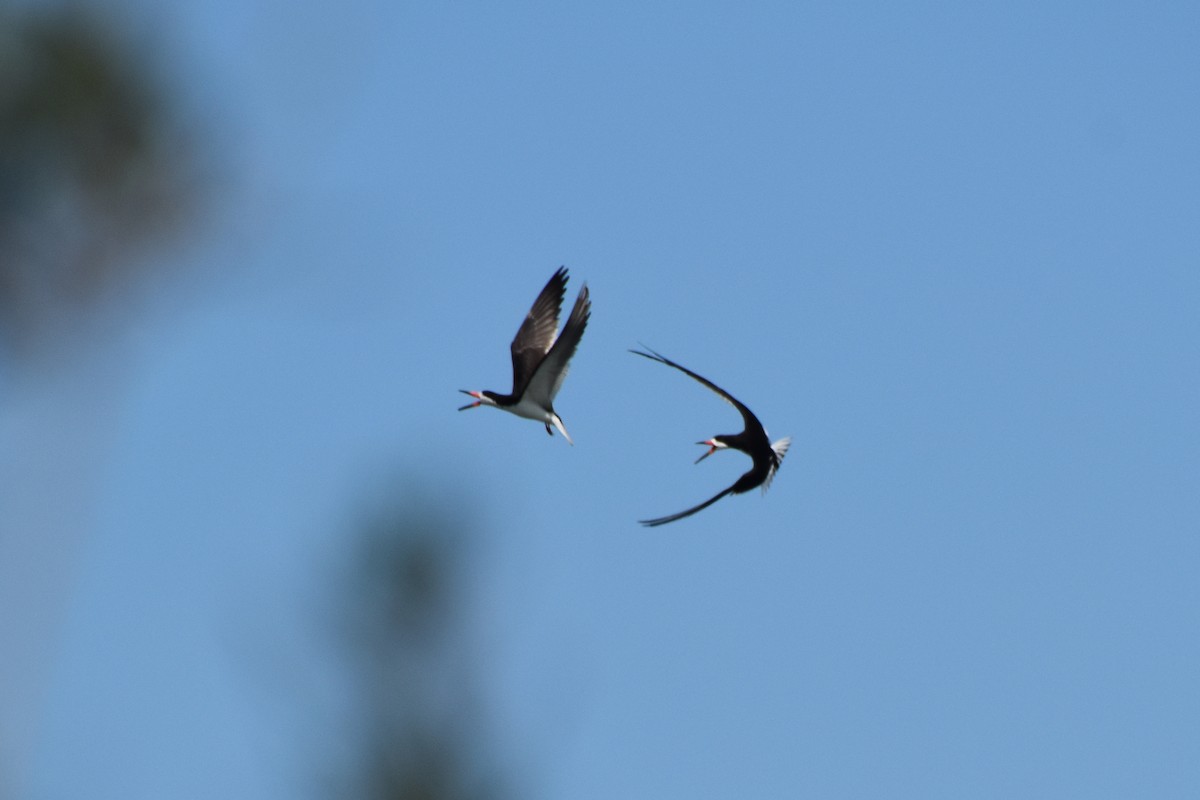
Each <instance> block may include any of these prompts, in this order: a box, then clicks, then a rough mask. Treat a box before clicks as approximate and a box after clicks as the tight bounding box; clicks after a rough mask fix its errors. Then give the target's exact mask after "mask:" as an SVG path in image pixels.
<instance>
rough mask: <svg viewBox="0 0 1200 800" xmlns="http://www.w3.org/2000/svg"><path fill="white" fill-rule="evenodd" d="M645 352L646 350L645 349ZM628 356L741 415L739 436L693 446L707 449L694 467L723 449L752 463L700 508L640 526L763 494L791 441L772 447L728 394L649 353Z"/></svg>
mask: <svg viewBox="0 0 1200 800" xmlns="http://www.w3.org/2000/svg"><path fill="white" fill-rule="evenodd" d="M646 349H647V350H649V348H646ZM629 352H631V353H635V354H636V355H639V356H642V357H644V358H648V359H650V360H651V361H657V362H659V363H660V364H666V365H667V366H668V367H674V368H675V369H677V370H679V371H680V372H682V373H684V374H685V375H688V376H689V377H691V378H693V379H695V380H697V381H699V382H700V383H702V384H704V385H705V386H707V387H708V388H709V389H711V390H712V391H714V392H716V393H717V394H718V395H720V396H721V397H722V398H723V399H724V400H725V401H726V402H727V403H729V404H730V405H732V406H733V407H734V408H736V409H737V410H738V412H739V413H741V415H742V420H743V422H744V423H745V427H744V428H743V430H742V432H741V433H733V434H721V435H720V436H714V437H713V438H711V439H706V440H705V441H703V442H697V444H703V445H707V446H708V447H709V448H710V449H709V450H708V451H707V452H706V453H705V454H704V455H702V456H700V458H698V459H696V463H697V464H699V463H700V462H701V461H703V460H704V459H705V458H707V457H708V456H710V455H712V454H713V453H715V452H716V451H717V450H722V449H725V448H730V449H733V450H740V451H742V452H743V453H745V454H746V455H748V456H750V458H751V460H752V461H753V462H754V463H753V464H752V465H751V466H750V469H749V470H747V471H746V472H745V473H743V474H742V476H741V477H740V478H738V479H737V481H735V482H734V484H733V485H732V486H730V487H729V488H728V489H725V490H724V491H722V492H719V493H718V494H716V495H715V496H713V497H710V498H709V499H708V500H705V501H704V502H703V503H701V504H700V505H697V506H693V507H692V508H689V509H687V510H686V511H680V512H679V513H678V514H671V515H669V516H665V517H658V518H656V519H645V520H641V523H642V524H643V525H646V526H648V527H653V526H655V525H664V524H666V523H668V522H674V521H675V520H677V519H683V518H684V517H690V516H691V515H692V514H695V513H696V512H697V511H702V510H704V509H706V508H708V507H709V506H711V505H712V504H713V503H715V502H717V501H718V500H720V499H721V498H722V497H725V496H726V495H730V494H742V493H743V492H748V491H750V490H751V489H754V488H757V487H759V486H761V487H762V489H763V491H764V492H765V491H766V490H767V487H768V486H770V485H771V481H772V479H774V477H775V473H776V471H777V470H778V469H779V465H780V464H782V463H783V457H784V455H786V454H787V450H788V446H789V445H790V444H791V439H790V438H786V437H785V438H783V439H780V440H779V441H777V442H774V443H772V442H771V440H770V438H769V437H768V436H767V432H766V430H765V429H764V428H763V426H762V423H761V422H759V421H758V417H756V416H754V412H752V411H751V410H750V409H748V408H746V406H745V405H743V404H742V403H741V402H740V401H738V399H737V398H735V397H734V396H733V395H731V394H729V392H727V391H725V390H724V389H722V388H721V387H719V386H717V385H716V384H715V383H713V382H712V381H710V380H708V379H707V378H704V377H702V376H700V375H697V374H696V373H694V372H692V371H691V370H690V369H688V368H687V367H684V366H681V365H679V364H676V363H675V362H674V361H672V360H670V359H669V358H666V357H665V356H662V355H659V354H658V353H655V352H654V351H653V350H650V352H649V353H643V352H642V351H640V350H630V351H629Z"/></svg>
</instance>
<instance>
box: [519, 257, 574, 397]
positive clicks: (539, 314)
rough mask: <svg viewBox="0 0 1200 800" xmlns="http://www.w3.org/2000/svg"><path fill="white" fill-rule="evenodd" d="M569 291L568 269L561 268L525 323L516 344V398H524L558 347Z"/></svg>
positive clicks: (536, 301) (542, 293)
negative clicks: (560, 316) (556, 334)
mask: <svg viewBox="0 0 1200 800" xmlns="http://www.w3.org/2000/svg"><path fill="white" fill-rule="evenodd" d="M566 291H567V268H566V267H559V268H558V271H557V272H555V273H554V274H553V275H552V276H551V277H550V280H549V281H547V282H546V285H545V287H543V289H542V292H541V294H539V295H538V297H537V300H534V301H533V307H532V308H530V309H529V313H528V314H527V315H526V316H525V321H524V322H522V323H521V327H520V328H519V329H518V330H517V335H516V336H515V337H513V340H512V362H513V395H514V396H518V397H519V396H520V395H521V394H522V393H523V392H524V390H525V385H526V384H527V383H529V379H530V378H531V377H533V372H534V370H536V369H537V365H538V364H540V363H541V362H542V358H543V357H545V355H546V352H547V351H548V350H549V349H550V345H552V344H553V343H554V332H555V331H556V330H558V312H559V310H560V309H561V308H562V301H563V295H564V294H566Z"/></svg>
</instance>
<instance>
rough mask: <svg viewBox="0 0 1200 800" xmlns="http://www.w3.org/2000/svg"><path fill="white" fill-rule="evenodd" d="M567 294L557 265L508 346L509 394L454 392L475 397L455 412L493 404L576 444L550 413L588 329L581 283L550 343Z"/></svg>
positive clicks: (589, 309)
mask: <svg viewBox="0 0 1200 800" xmlns="http://www.w3.org/2000/svg"><path fill="white" fill-rule="evenodd" d="M566 291H567V269H566V267H559V268H558V271H557V272H555V273H554V275H553V276H551V278H550V280H549V281H547V283H546V286H545V288H543V289H542V293H541V294H539V295H538V297H537V300H534V301H533V308H531V309H529V314H528V315H527V316H526V317H525V321H524V322H522V323H521V327H520V328H519V329H518V330H517V335H516V338H514V339H513V341H512V348H511V349H512V363H513V388H512V394H500V393H498V392H492V391H488V390H486V389H485V390H483V391H481V392H469V391H467V390H466V389H459V391H460V392H462V393H463V394H469V395H470V396H471V397H474V398H475V402H474V403H468V404H467V405H465V406H463V407H462V408H460V409H458V410H459V411H465V410H467V409H468V408H477V407H479V406H495V407H496V408H499V409H503V410H504V411H508V412H511V413H513V414H516V415H517V416H518V417H525V418H526V419H535V420H537V421H538V422H541V423H543V424H544V425H545V426H546V433H548V434H550V435H551V436H553V435H554V431H553V429H552V428H551V427H550V426H551V425H553V426H554V427H555V428H558V430H559V433H561V434H562V435H563V436H564V437H566V440H567V442H568V443H570V444H575V443H574V442H572V441H571V437H570V436H569V435H568V434H567V429H566V428H565V427H563V421H562V418H561V417H559V416H558V414H557V413H555V411H554V397H555V395H557V394H558V390H559V389H560V388H561V387H562V383H563V379H564V378H566V377H567V368H568V366H569V364H570V361H571V356H573V355H575V348H577V347H578V346H579V340H580V339H582V338H583V329H584V328H586V327H587V323H588V318H589V317H590V316H591V313H592V303H591V301H590V300H589V299H588V288H587V284H586V283H585V284H584V285H583V288H582V289H580V290H579V296H578V297H576V298H575V307H574V308H573V309H571V316H569V317H568V318H567V324H566V325H564V326H563V329H562V333H561V334H559V336H558V338H557V339H555V338H554V334H555V331H557V330H558V314H559V310H560V309H561V308H562V301H563V294H565V293H566Z"/></svg>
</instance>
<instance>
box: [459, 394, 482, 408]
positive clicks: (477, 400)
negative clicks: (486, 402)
mask: <svg viewBox="0 0 1200 800" xmlns="http://www.w3.org/2000/svg"><path fill="white" fill-rule="evenodd" d="M459 391H460V392H462V393H463V394H469V395H470V396H471V397H474V398H475V402H474V403H467V404H466V405H465V406H462V407H461V408H459V409H458V410H459V411H466V410H467V409H468V408H475V407H476V406H481V405H483V401H482V400H480V399H479V392H468V391H467V390H466V389H459Z"/></svg>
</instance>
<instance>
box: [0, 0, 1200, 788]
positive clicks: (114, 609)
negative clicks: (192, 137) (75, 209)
mask: <svg viewBox="0 0 1200 800" xmlns="http://www.w3.org/2000/svg"><path fill="white" fill-rule="evenodd" d="M112 10H114V11H117V12H118V13H119V14H121V15H122V18H123V19H125V20H126V22H127V23H128V24H131V25H132V26H133V29H134V30H135V32H136V33H137V35H138V36H139V37H140V38H141V40H142V41H143V42H145V43H146V44H147V46H148V48H149V49H150V50H151V51H152V52H153V53H155V54H156V57H157V58H158V59H159V63H162V64H165V65H166V67H167V70H168V74H169V76H170V81H172V85H173V86H175V87H176V91H177V92H178V93H179V96H180V98H181V99H182V100H183V101H184V102H186V104H187V108H188V110H189V113H190V114H191V115H192V117H193V119H194V124H195V134H196V136H197V138H198V141H200V142H202V143H203V144H204V146H205V147H206V148H208V152H209V153H210V157H211V158H212V159H213V161H214V169H215V171H216V172H217V173H219V174H220V176H221V178H220V180H219V182H218V183H219V185H218V187H217V189H216V192H215V202H214V203H213V205H212V207H211V210H210V213H209V214H208V216H207V217H206V218H205V220H204V221H203V223H202V224H201V225H200V226H199V227H198V228H197V229H196V231H194V235H193V236H191V238H189V239H188V240H187V241H186V242H185V243H184V244H183V245H181V246H180V247H178V248H176V249H174V250H172V251H170V252H169V253H167V254H166V256H163V255H162V254H159V255H157V256H155V257H158V258H164V257H165V258H169V259H171V260H172V261H173V262H178V266H179V267H180V271H181V272H182V273H183V274H185V275H186V276H188V277H186V278H185V279H183V280H178V281H162V282H159V283H155V284H152V285H150V286H149V287H148V288H146V289H145V290H144V297H142V298H141V301H140V303H139V304H138V306H137V307H136V310H131V311H129V312H127V313H124V314H122V315H121V317H120V318H119V319H111V318H109V319H105V320H104V321H102V322H96V323H95V325H96V327H97V329H98V330H99V331H101V332H102V334H103V335H97V336H95V337H94V344H92V345H91V346H90V347H89V348H87V349H86V350H85V351H84V352H82V353H77V354H75V355H73V356H72V357H71V358H69V359H65V360H64V361H63V362H62V363H59V364H57V365H56V366H55V367H54V368H52V369H46V370H41V371H39V372H37V373H36V374H34V375H32V376H29V375H25V376H24V377H22V378H21V379H20V380H17V379H15V378H12V377H11V376H10V379H9V380H7V381H5V384H6V389H5V396H4V397H3V399H2V401H0V469H2V472H0V478H2V480H3V483H2V484H0V490H2V491H3V492H4V498H3V500H2V502H3V505H4V511H3V517H4V518H5V523H4V524H5V527H6V528H7V529H8V535H7V536H6V537H4V544H3V548H4V552H3V554H2V555H3V559H2V561H0V585H3V587H4V588H3V589H0V599H4V602H5V603H6V605H7V608H6V609H5V612H4V613H5V615H6V616H8V621H7V622H6V623H5V626H4V628H3V633H4V639H5V640H4V641H0V649H2V650H4V651H7V652H8V653H9V655H8V657H7V658H6V659H5V661H6V663H7V665H8V666H7V667H6V668H5V672H6V673H7V674H6V675H5V676H2V677H3V682H4V684H5V686H7V687H8V689H7V691H6V692H5V694H4V695H3V697H2V698H0V699H2V700H3V701H4V702H3V709H4V715H5V718H6V719H5V720H4V722H5V725H4V727H3V734H4V736H5V741H4V745H5V751H4V752H5V756H4V757H5V759H6V760H7V764H0V767H2V768H3V769H4V771H5V772H7V773H8V775H9V776H10V777H9V778H8V779H7V781H6V783H7V784H8V789H9V790H10V791H11V792H13V794H14V796H15V797H20V798H25V797H28V798H39V800H40V799H41V798H75V797H95V798H163V797H171V798H211V797H245V798H252V797H253V798H276V797H281V798H282V797H288V798H294V797H301V796H308V795H309V794H310V793H311V792H312V786H311V778H312V765H311V760H312V755H313V754H322V756H325V755H329V756H331V757H332V756H336V755H337V753H338V752H339V751H340V749H342V748H344V747H345V746H346V745H345V740H344V736H343V734H344V732H343V731H340V730H339V728H338V725H337V724H334V723H330V722H329V721H328V719H329V718H336V717H337V714H336V713H333V712H331V711H329V709H336V708H338V707H339V703H340V699H339V689H338V688H337V687H338V686H339V682H338V677H337V675H336V664H335V662H333V661H332V660H331V659H330V658H329V657H328V655H327V654H324V653H322V652H321V650H320V647H319V646H318V644H317V642H318V641H319V637H314V636H313V635H312V632H311V630H310V628H311V618H312V617H313V615H314V608H315V607H317V606H319V603H320V600H319V598H321V597H323V596H324V595H323V594H322V593H323V592H326V591H328V590H329V584H330V582H331V580H332V579H331V578H329V577H328V576H329V575H330V574H332V573H334V572H336V570H335V569H333V568H332V567H331V565H336V564H338V563H340V560H341V559H342V558H343V557H344V556H343V550H344V548H345V546H346V541H345V539H344V533H345V530H346V527H347V525H348V524H350V523H352V522H353V520H354V509H355V508H356V504H358V503H359V502H360V501H361V500H362V498H363V496H364V494H368V495H369V494H370V490H364V489H363V485H364V483H365V484H368V485H370V484H371V483H372V481H375V482H378V480H379V479H378V476H379V475H380V474H383V473H396V472H398V473H402V474H406V475H414V476H415V475H421V477H420V478H419V479H417V478H414V480H413V482H414V486H415V487H416V488H414V491H415V492H423V493H427V494H432V495H434V496H445V497H451V498H455V500H456V502H462V503H464V504H465V505H467V506H468V507H469V508H471V509H472V511H471V513H472V514H473V515H474V519H476V520H477V521H478V523H479V524H478V535H477V537H476V539H477V540H478V545H479V548H478V549H477V551H476V552H475V553H474V555H473V557H472V560H471V566H470V570H471V580H470V586H471V595H472V596H471V598H470V605H469V609H470V626H471V629H472V631H473V632H474V636H475V640H476V642H477V647H478V664H479V669H480V674H481V676H482V678H483V687H482V688H483V695H484V702H485V705H486V706H487V709H488V718H489V719H490V721H491V722H490V724H491V725H492V726H493V728H494V734H495V736H494V739H495V746H496V748H497V754H496V755H497V759H498V760H499V761H500V762H501V763H502V764H503V766H504V772H505V773H506V775H507V776H508V777H509V778H511V779H512V780H513V782H514V783H515V784H516V785H517V786H518V787H519V792H518V796H523V797H531V798H547V799H549V798H556V799H557V798H601V797H603V798H635V797H655V798H727V797H764V798H765V797H772V798H774V797H778V798H791V797H823V798H861V797H920V798H934V797H945V798H962V797H972V798H984V797H991V798H1014V797H1056V798H1062V797H1087V798H1102V797H1112V798H1128V797H1155V798H1171V797H1178V798H1185V797H1196V796H1200V625H1198V621H1200V588H1198V580H1197V579H1198V578H1200V499H1198V498H1200V491H1198V490H1200V412H1198V409H1200V313H1198V312H1200V224H1198V223H1200V213H1198V212H1200V144H1198V143H1200V47H1197V41H1198V35H1200V7H1197V6H1195V5H1194V4H1192V3H1182V2H1178V3H1173V2H1162V3H1155V2H1151V3H1132V2H1128V3H1120V2H1107V3H1106V2H1099V3H1063V2H1059V3H1045V2H1036V3H1035V2H1016V3H1014V2H1003V3H1000V2H995V3H992V2H988V3H978V4H954V3H933V2H929V3H912V4H884V3H856V2H837V3H826V2H821V3H751V4H742V3H710V2H702V3H693V4H675V3H650V4H647V3H606V4H586V5H585V4H559V3H504V4H489V3H468V4H453V5H452V6H449V5H447V4H399V5H398V4H394V3H390V2H345V3H329V4H323V5H315V4H307V5H304V4H301V5H294V4H288V3H272V2H265V1H259V2H231V1H226V0H220V1H219V2H179V3H172V4H158V3H148V2H147V3H137V2H130V3H122V4H120V5H119V6H113V7H112ZM560 264H565V265H566V266H568V267H569V268H570V270H571V284H570V286H569V287H568V299H567V303H568V304H569V303H570V302H571V301H573V299H574V295H575V292H576V290H577V289H578V287H579V286H580V285H581V283H582V282H583V281H585V280H586V281H587V283H588V285H589V286H590V287H591V289H592V297H593V302H594V310H593V318H592V322H591V325H590V327H589V329H588V331H587V335H586V336H585V338H584V340H583V343H582V346H581V347H580V350H579V353H578V356H577V358H576V360H575V363H574V367H573V370H572V372H571V375H570V378H569V379H568V380H567V382H566V384H565V386H564V389H563V391H562V393H561V394H560V395H559V399H558V401H557V404H556V405H557V407H558V410H559V411H560V412H561V414H562V416H563V418H564V419H565V421H566V424H567V427H568V430H569V431H570V432H571V435H572V436H573V438H574V439H575V442H576V446H575V447H569V446H568V445H567V444H566V443H565V442H564V441H563V440H562V439H561V437H558V436H555V437H554V438H553V439H550V438H548V437H547V436H546V435H545V433H544V432H543V431H542V429H541V426H540V425H537V424H535V423H531V422H528V421H525V420H519V419H516V418H513V417H511V416H508V415H502V414H499V413H496V412H495V411H492V410H477V411H472V412H470V413H463V414H458V413H456V412H455V408H456V407H457V406H458V405H459V404H460V402H461V401H462V396H461V395H458V394H457V393H456V390H458V389H460V388H461V389H480V388H491V389H498V390H501V391H507V389H508V383H507V382H508V380H509V365H508V349H507V348H508V343H509V341H510V339H511V337H512V335H513V333H514V332H515V331H516V328H517V326H518V324H519V323H520V321H521V318H522V316H523V315H524V314H525V312H526V310H527V309H528V307H529V305H530V303H531V302H532V300H533V298H534V296H535V295H536V293H537V291H538V290H539V289H540V288H541V286H542V285H543V284H544V283H545V281H546V279H547V278H548V277H549V276H550V274H551V273H552V272H553V270H554V269H555V268H556V267H558V266H559V265H560ZM639 341H641V342H645V343H647V344H648V345H650V346H652V347H654V348H656V349H658V350H660V351H662V352H663V353H664V354H666V355H668V356H669V357H671V358H674V359H676V360H678V361H680V362H681V363H683V364H685V365H687V366H689V367H691V368H692V369H694V370H696V371H698V372H700V373H701V374H704V375H706V376H707V377H709V378H711V379H712V380H714V381H715V382H717V383H718V384H720V385H722V386H724V387H726V388H727V389H729V390H730V391H732V392H733V393H734V394H735V395H737V396H738V397H739V398H740V399H742V400H743V401H744V402H746V403H747V404H748V405H749V406H750V407H751V408H752V409H754V411H755V412H756V413H757V414H758V416H759V417H760V418H761V419H762V420H763V422H764V424H765V425H766V426H767V428H768V430H769V432H770V433H771V434H772V435H773V437H780V436H784V435H790V436H791V437H792V440H793V444H792V449H791V451H790V452H789V454H788V456H787V459H786V461H785V462H784V465H783V468H782V470H781V472H780V474H779V476H778V478H777V480H776V481H775V483H774V485H773V487H772V489H771V491H770V492H769V493H768V494H767V495H766V496H765V497H760V496H758V494H757V493H755V494H752V495H748V496H742V497H734V498H728V499H726V500H723V501H722V502H720V503H718V504H717V505H715V506H713V507H712V508H710V509H708V510H706V511H705V512H703V513H702V514H700V515H698V516H696V517H693V518H691V519H689V520H686V521H683V522H680V523H676V524H673V525H670V526H667V527H664V528H659V529H655V530H645V529H642V528H641V527H639V526H638V525H637V524H636V523H635V520H636V519H639V518H644V517H647V516H656V515H662V514H667V513H671V512H674V511H677V510H680V509H682V508H685V507H687V506H689V505H692V504H694V503H695V502H698V501H699V500H702V499H704V498H707V497H709V496H710V495H712V494H713V493H715V492H716V491H718V490H719V489H721V488H723V487H724V486H726V485H728V484H729V483H731V482H732V481H733V480H734V479H735V478H736V476H737V475H739V474H740V473H741V472H742V471H743V470H744V469H745V468H746V465H747V463H748V462H747V461H746V460H745V459H744V458H743V457H741V456H738V455H734V454H720V455H718V456H715V457H714V458H712V459H709V460H707V461H705V462H703V463H702V464H701V465H700V466H696V467H693V466H692V465H691V462H692V460H693V459H694V458H695V457H696V456H697V455H699V453H700V448H699V447H697V446H695V445H694V444H693V442H695V441H697V440H699V439H702V438H707V437H709V436H711V435H713V434H717V433H725V432H734V431H736V430H737V429H738V424H739V421H738V418H737V415H736V414H735V413H734V412H733V411H732V410H731V409H729V407H728V406H726V405H725V404H723V403H721V402H720V401H719V400H718V399H717V398H716V397H715V396H713V395H711V394H709V393H707V392H705V391H704V390H703V389H702V388H701V387H699V386H698V385H696V384H694V383H693V382H691V381H689V380H688V379H687V378H686V377H684V376H682V375H680V374H678V373H675V372H673V371H671V370H667V369H664V368H661V367H659V366H657V365H654V364H651V363H649V362H646V361H644V360H641V359H637V358H635V357H634V356H631V355H628V354H627V353H626V352H625V350H626V348H628V347H632V346H636V345H637V343H638V342H639ZM15 609H25V611H20V612H19V613H17V612H15ZM297 697H301V698H304V699H305V702H304V703H298V702H296V701H295V698H297ZM309 702H311V705H312V707H311V708H310V707H308V705H307V704H308V703H309ZM314 709H315V710H314ZM321 709H324V711H322V710H321Z"/></svg>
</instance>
